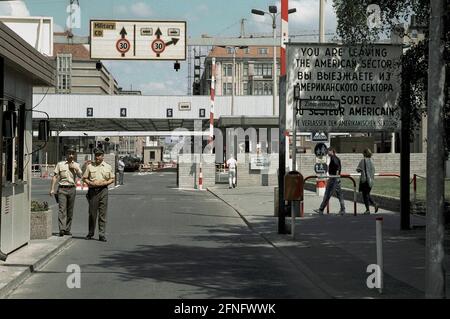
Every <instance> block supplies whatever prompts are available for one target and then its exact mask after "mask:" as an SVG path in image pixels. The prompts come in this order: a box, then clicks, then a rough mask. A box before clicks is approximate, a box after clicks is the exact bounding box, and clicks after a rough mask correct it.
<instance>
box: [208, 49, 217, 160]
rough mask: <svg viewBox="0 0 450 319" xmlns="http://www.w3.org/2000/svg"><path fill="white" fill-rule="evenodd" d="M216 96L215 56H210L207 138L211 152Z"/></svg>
mask: <svg viewBox="0 0 450 319" xmlns="http://www.w3.org/2000/svg"><path fill="white" fill-rule="evenodd" d="M215 97H216V58H212V65H211V110H210V112H209V139H208V145H210V147H211V154H212V153H213V145H212V143H213V140H214V99H215Z"/></svg>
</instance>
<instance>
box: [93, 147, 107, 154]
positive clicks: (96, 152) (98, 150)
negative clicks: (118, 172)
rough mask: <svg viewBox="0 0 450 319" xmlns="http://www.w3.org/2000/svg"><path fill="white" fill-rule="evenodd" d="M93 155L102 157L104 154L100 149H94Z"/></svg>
mask: <svg viewBox="0 0 450 319" xmlns="http://www.w3.org/2000/svg"><path fill="white" fill-rule="evenodd" d="M94 154H95V155H97V154H98V155H103V154H105V152H104V151H103V150H102V149H101V148H96V149H95V150H94Z"/></svg>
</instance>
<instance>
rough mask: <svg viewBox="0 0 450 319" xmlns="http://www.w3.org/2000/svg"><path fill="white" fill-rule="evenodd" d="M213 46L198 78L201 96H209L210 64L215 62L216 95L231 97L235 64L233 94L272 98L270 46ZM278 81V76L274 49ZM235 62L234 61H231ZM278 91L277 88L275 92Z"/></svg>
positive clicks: (272, 78) (272, 51)
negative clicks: (213, 59) (268, 96)
mask: <svg viewBox="0 0 450 319" xmlns="http://www.w3.org/2000/svg"><path fill="white" fill-rule="evenodd" d="M234 50H235V48H233V47H225V48H222V47H213V48H212V50H211V52H210V53H209V55H208V57H207V58H206V59H205V68H204V72H203V74H202V77H201V84H200V95H208V94H210V87H211V63H212V58H215V59H216V75H215V77H216V92H215V93H216V95H232V93H233V92H232V87H233V65H234V70H235V71H234V73H235V74H234V83H235V90H234V95H272V88H273V81H274V76H273V53H274V50H273V47H248V48H244V49H239V48H236V52H234ZM276 54H277V72H276V73H277V74H276V76H275V80H276V81H277V88H278V78H279V73H280V67H279V65H280V64H279V58H278V57H279V56H280V50H279V49H277V53H276ZM233 61H234V62H233ZM278 91H279V90H278V89H277V92H278Z"/></svg>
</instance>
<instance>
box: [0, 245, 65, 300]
mask: <svg viewBox="0 0 450 319" xmlns="http://www.w3.org/2000/svg"><path fill="white" fill-rule="evenodd" d="M71 238H72V237H68V236H64V237H57V236H52V237H50V238H49V239H44V240H32V241H30V243H29V244H28V245H26V246H24V247H22V248H19V249H18V250H16V251H14V252H13V253H11V254H9V255H8V259H7V260H6V262H2V261H0V298H5V297H7V296H8V294H9V293H11V292H12V291H13V290H14V289H15V288H17V287H18V286H19V285H20V284H21V283H22V282H23V281H24V280H26V279H27V278H28V277H29V276H30V275H31V274H32V273H33V272H35V271H37V270H39V269H40V268H42V267H43V266H44V265H45V264H46V263H47V262H49V261H50V260H51V259H52V258H53V257H54V256H56V255H57V254H58V253H60V252H61V251H62V250H64V249H65V248H67V247H68V246H69V245H70V244H71V242H72V240H71Z"/></svg>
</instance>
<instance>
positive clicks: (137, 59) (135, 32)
mask: <svg viewBox="0 0 450 319" xmlns="http://www.w3.org/2000/svg"><path fill="white" fill-rule="evenodd" d="M94 22H114V23H121V22H122V23H149V24H151V23H181V24H184V58H169V59H168V58H160V57H149V58H127V57H117V58H113V57H101V56H92V39H93V38H94V37H93V36H92V35H93V33H92V32H93V23H94ZM146 28H154V27H152V26H148V27H146ZM170 28H171V29H173V27H170ZM118 33H119V30H118ZM136 35H137V30H135V31H134V37H133V39H130V40H129V41H130V44H131V48H130V49H134V50H136ZM153 35H155V32H154V30H153ZM187 35H188V28H187V21H181V20H174V21H170V20H139V19H116V20H112V19H90V20H89V38H90V39H91V40H90V48H89V57H90V58H91V59H93V60H113V61H114V60H118V61H121V60H123V61H129V60H131V61H186V60H187V37H188V36H187ZM139 36H140V37H143V35H141V34H140V32H139ZM145 37H150V36H147V35H146V36H145ZM170 37H172V36H170ZM181 38H183V37H182V36H181V35H180V39H181ZM180 39H178V40H180ZM116 42H117V41H115V42H114V47H115V44H116ZM177 42H178V41H177ZM151 43H153V40H152V41H151ZM166 47H167V46H166ZM149 51H151V52H153V50H152V48H151V47H150V46H149Z"/></svg>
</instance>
